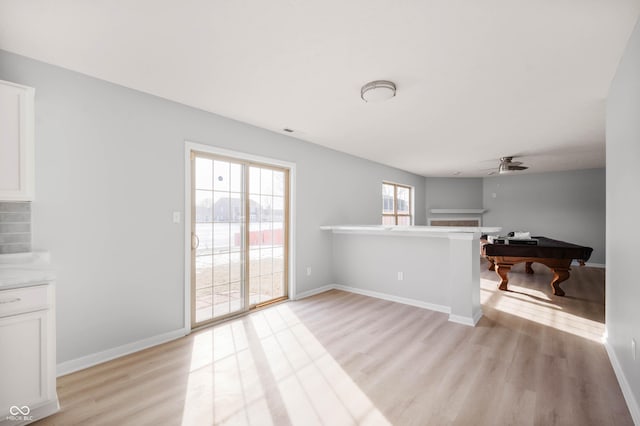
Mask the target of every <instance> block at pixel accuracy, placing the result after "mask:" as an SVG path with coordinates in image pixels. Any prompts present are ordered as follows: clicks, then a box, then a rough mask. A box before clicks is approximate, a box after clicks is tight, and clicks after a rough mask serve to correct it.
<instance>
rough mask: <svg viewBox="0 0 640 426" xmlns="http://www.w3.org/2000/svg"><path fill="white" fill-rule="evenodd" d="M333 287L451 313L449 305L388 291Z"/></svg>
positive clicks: (345, 286) (337, 285) (342, 286)
mask: <svg viewBox="0 0 640 426" xmlns="http://www.w3.org/2000/svg"><path fill="white" fill-rule="evenodd" d="M333 288H335V289H337V290H343V291H348V292H350V293H356V294H361V295H363V296H369V297H375V298H376V299H383V300H388V301H390V302H397V303H402V304H405V305H410V306H415V307H417V308H423V309H429V310H431V311H437V312H444V313H445V314H448V313H451V308H450V307H449V306H444V305H437V304H435V303H427V302H423V301H421V300H416V299H409V298H406V297H400V296H394V295H392V294H387V293H379V292H377V291H372V290H363V289H361V288H356V287H350V286H347V285H341V284H334V285H333Z"/></svg>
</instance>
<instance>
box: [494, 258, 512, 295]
mask: <svg viewBox="0 0 640 426" xmlns="http://www.w3.org/2000/svg"><path fill="white" fill-rule="evenodd" d="M511 266H513V265H509V264H501V263H497V264H496V273H497V274H498V276H499V277H500V279H501V281H500V285H499V286H498V288H499V289H500V290H507V284H508V283H509V277H508V276H507V274H508V273H509V271H510V270H511Z"/></svg>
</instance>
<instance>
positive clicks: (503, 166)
mask: <svg viewBox="0 0 640 426" xmlns="http://www.w3.org/2000/svg"><path fill="white" fill-rule="evenodd" d="M521 164H522V161H513V157H502V158H500V164H499V165H498V170H493V171H491V172H489V175H495V174H500V175H502V174H505V173H510V172H517V171H521V170H527V169H528V168H529V167H527V166H522V165H521Z"/></svg>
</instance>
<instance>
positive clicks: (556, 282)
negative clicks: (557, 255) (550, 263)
mask: <svg viewBox="0 0 640 426" xmlns="http://www.w3.org/2000/svg"><path fill="white" fill-rule="evenodd" d="M567 278H569V267H556V268H553V280H551V289H552V290H553V294H555V295H556V296H564V294H565V293H564V290H562V289H561V288H560V283H561V282H563V281H566V280H567Z"/></svg>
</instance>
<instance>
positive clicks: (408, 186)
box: [381, 181, 414, 226]
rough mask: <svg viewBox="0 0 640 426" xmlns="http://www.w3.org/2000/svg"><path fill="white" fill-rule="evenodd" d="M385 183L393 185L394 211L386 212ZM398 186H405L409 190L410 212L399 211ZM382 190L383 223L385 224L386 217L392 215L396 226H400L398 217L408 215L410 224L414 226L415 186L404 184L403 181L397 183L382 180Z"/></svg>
mask: <svg viewBox="0 0 640 426" xmlns="http://www.w3.org/2000/svg"><path fill="white" fill-rule="evenodd" d="M384 185H389V186H393V213H385V212H384ZM398 188H405V189H407V190H408V191H409V209H408V210H409V213H398ZM381 189H382V191H381V195H382V196H383V198H382V224H383V225H384V218H385V217H392V218H394V226H398V218H399V217H408V218H409V225H408V226H412V225H413V216H414V215H413V213H414V212H413V198H414V197H413V191H414V188H413V186H411V185H406V184H402V183H395V182H389V181H382V187H381ZM402 226H407V225H402Z"/></svg>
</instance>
